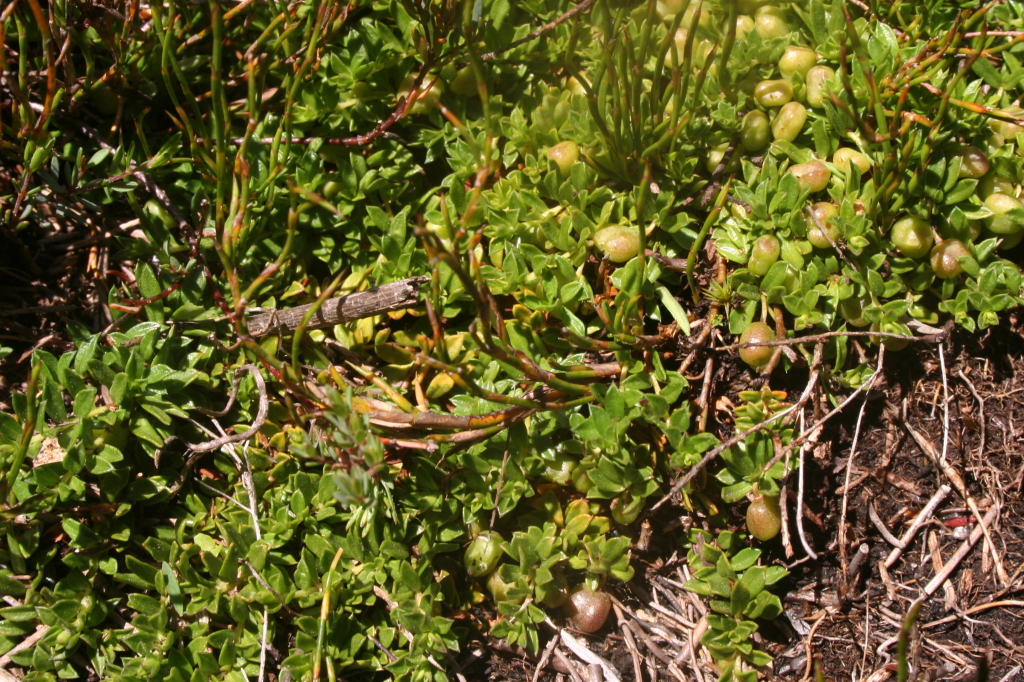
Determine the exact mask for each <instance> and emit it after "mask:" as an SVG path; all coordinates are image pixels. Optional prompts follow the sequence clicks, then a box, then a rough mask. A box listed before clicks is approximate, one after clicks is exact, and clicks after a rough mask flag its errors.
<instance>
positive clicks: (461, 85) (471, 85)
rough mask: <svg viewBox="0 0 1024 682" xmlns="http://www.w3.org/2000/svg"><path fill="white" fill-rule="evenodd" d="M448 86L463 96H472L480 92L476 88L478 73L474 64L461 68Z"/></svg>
mask: <svg viewBox="0 0 1024 682" xmlns="http://www.w3.org/2000/svg"><path fill="white" fill-rule="evenodd" d="M448 87H449V88H450V89H451V91H452V92H453V93H454V94H456V95H461V96H462V97H472V96H473V95H477V94H479V91H478V90H477V88H476V73H475V72H474V71H473V67H472V65H470V66H464V67H462V68H461V69H459V71H458V73H456V74H455V78H453V79H452V82H451V84H450V85H449V86H448Z"/></svg>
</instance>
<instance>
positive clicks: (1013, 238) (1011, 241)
mask: <svg viewBox="0 0 1024 682" xmlns="http://www.w3.org/2000/svg"><path fill="white" fill-rule="evenodd" d="M993 236H1000V237H1002V238H1003V241H1002V243H1001V244H1000V245H999V248H1000V249H1003V250H1006V249H1012V248H1013V247H1015V246H1017V244H1020V242H1021V239H1024V231H1021V232H1015V233H1014V234H1008V235H993Z"/></svg>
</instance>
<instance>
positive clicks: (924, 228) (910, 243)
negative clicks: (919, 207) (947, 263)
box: [891, 216, 935, 258]
mask: <svg viewBox="0 0 1024 682" xmlns="http://www.w3.org/2000/svg"><path fill="white" fill-rule="evenodd" d="M891 238H892V243H893V245H894V246H895V247H896V248H897V249H899V250H900V251H901V252H902V253H903V255H904V256H906V257H907V258H924V257H925V255H927V253H928V252H929V251H930V250H931V248H932V244H934V243H935V238H934V236H933V235H932V225H931V223H930V222H928V221H927V220H925V219H924V218H919V217H917V216H907V217H906V218H902V219H901V220H898V221H896V224H895V225H893V226H892V235H891Z"/></svg>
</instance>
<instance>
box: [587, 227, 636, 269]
mask: <svg viewBox="0 0 1024 682" xmlns="http://www.w3.org/2000/svg"><path fill="white" fill-rule="evenodd" d="M594 244H595V245H596V246H597V248H598V249H600V250H601V252H602V253H604V255H605V256H606V257H607V258H608V260H610V261H611V262H613V263H625V262H626V261H628V260H629V259H630V258H634V257H635V256H636V254H637V253H638V252H639V251H640V234H639V232H637V228H635V227H625V226H624V225H609V226H608V227H606V228H604V229H602V230H598V232H597V234H595V235H594Z"/></svg>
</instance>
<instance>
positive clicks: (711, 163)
mask: <svg viewBox="0 0 1024 682" xmlns="http://www.w3.org/2000/svg"><path fill="white" fill-rule="evenodd" d="M728 151H729V143H728V142H723V143H722V144H718V145H715V146H714V147H712V148H711V149H709V150H708V159H707V163H705V164H704V167H705V168H707V169H708V173H714V172H715V171H716V170H717V169H718V165H719V164H720V163H722V160H723V159H725V154H726V152H728ZM739 167H740V157H739V155H738V154H733V155H732V156H731V158H730V159H729V162H728V163H727V164H725V168H724V169H723V170H724V172H726V173H732V172H733V171H736V170H739Z"/></svg>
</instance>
